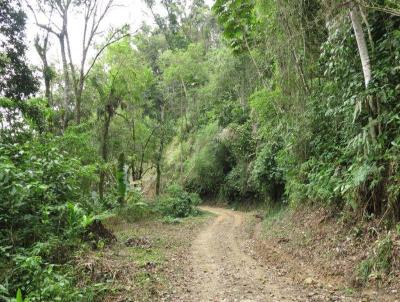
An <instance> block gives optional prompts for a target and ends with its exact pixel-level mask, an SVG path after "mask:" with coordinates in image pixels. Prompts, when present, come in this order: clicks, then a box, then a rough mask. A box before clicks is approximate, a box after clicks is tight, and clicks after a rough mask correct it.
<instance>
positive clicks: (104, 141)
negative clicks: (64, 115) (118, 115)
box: [99, 112, 111, 199]
mask: <svg viewBox="0 0 400 302" xmlns="http://www.w3.org/2000/svg"><path fill="white" fill-rule="evenodd" d="M110 122H111V113H109V112H107V115H106V119H105V122H104V129H103V137H102V144H101V157H102V159H103V162H104V163H107V160H108V132H109V129H110ZM105 178H106V173H105V171H103V170H101V171H100V180H99V196H100V199H103V197H104V185H105Z"/></svg>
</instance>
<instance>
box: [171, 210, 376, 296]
mask: <svg viewBox="0 0 400 302" xmlns="http://www.w3.org/2000/svg"><path fill="white" fill-rule="evenodd" d="M202 209H203V210H206V211H209V212H212V213H214V214H215V215H216V217H215V218H213V219H212V220H211V222H210V223H209V224H208V225H206V226H205V227H204V228H203V229H202V230H201V231H200V233H199V235H198V237H197V238H195V239H194V241H193V243H192V247H191V250H190V251H188V257H187V259H189V264H187V265H188V272H187V274H188V275H189V277H187V278H186V277H185V279H184V280H181V281H183V282H180V283H179V284H178V285H177V286H176V287H174V294H173V295H172V296H169V298H168V299H166V300H168V301H248V302H249V301H274V302H275V301H276V302H277V301H377V300H374V299H372V300H371V299H367V300H364V299H360V298H358V299H357V298H354V297H353V298H351V297H349V296H346V295H344V294H343V293H338V292H337V291H334V290H332V289H330V288H324V287H323V286H310V285H306V284H303V283H299V282H295V281H294V280H293V279H292V278H290V277H289V276H285V275H282V274H280V270H279V269H277V268H276V267H274V264H273V263H265V262H264V263H263V262H262V261H261V260H260V259H258V258H257V255H256V254H254V252H253V251H252V247H251V246H252V244H251V242H254V240H253V239H252V238H251V237H252V236H251V233H252V232H251V231H250V232H249V230H248V229H247V230H246V228H247V227H248V223H247V222H246V219H247V218H248V217H249V216H248V214H246V213H243V212H236V211H232V210H229V209H222V208H215V207H202Z"/></svg>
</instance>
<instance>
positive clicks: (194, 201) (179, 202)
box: [156, 185, 201, 218]
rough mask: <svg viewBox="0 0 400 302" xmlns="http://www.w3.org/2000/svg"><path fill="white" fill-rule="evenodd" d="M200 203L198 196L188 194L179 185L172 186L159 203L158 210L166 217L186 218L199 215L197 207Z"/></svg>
mask: <svg viewBox="0 0 400 302" xmlns="http://www.w3.org/2000/svg"><path fill="white" fill-rule="evenodd" d="M200 202H201V199H200V197H199V196H198V195H197V194H195V193H188V192H186V191H185V190H183V189H182V188H181V187H180V186H178V185H171V186H170V187H168V188H167V190H166V193H165V195H163V196H161V197H160V198H159V200H158V201H157V205H156V208H157V210H158V211H159V212H160V213H161V214H162V215H164V216H167V217H172V218H185V217H188V216H195V215H197V214H198V213H199V212H198V210H197V209H196V206H197V205H199V204H200Z"/></svg>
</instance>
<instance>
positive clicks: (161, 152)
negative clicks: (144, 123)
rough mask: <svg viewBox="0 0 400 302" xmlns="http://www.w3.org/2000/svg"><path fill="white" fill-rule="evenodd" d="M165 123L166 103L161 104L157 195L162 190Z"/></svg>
mask: <svg viewBox="0 0 400 302" xmlns="http://www.w3.org/2000/svg"><path fill="white" fill-rule="evenodd" d="M163 123H164V105H161V110H160V125H161V127H160V131H161V135H160V146H159V149H158V155H157V161H156V196H158V195H160V190H161V162H162V155H163V152H164V135H165V133H164V129H163Z"/></svg>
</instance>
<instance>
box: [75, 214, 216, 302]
mask: <svg viewBox="0 0 400 302" xmlns="http://www.w3.org/2000/svg"><path fill="white" fill-rule="evenodd" d="M209 218H210V214H208V213H201V214H200V215H199V216H195V217H188V218H184V219H179V220H174V221H168V220H163V219H160V218H148V219H145V220H141V221H139V222H134V223H129V222H126V221H125V220H124V219H122V218H121V217H119V216H113V217H110V218H108V219H107V220H106V221H104V224H105V226H106V227H107V228H108V229H109V230H111V231H112V232H113V233H114V235H115V236H116V238H117V241H116V243H115V244H113V245H112V246H110V247H105V248H99V249H98V250H95V251H89V252H87V253H85V255H81V256H79V257H78V259H77V266H78V270H80V271H81V274H82V280H81V286H85V285H86V286H87V285H88V284H91V285H95V284H102V286H103V288H104V291H103V294H102V296H101V297H99V300H101V301H155V300H160V299H162V297H163V296H166V295H168V293H169V292H171V290H173V283H174V282H175V279H177V278H180V276H179V274H180V273H181V271H182V263H185V261H186V259H185V257H186V256H187V255H186V254H187V250H188V249H189V248H190V243H191V240H192V238H193V237H195V236H196V233H197V231H198V229H199V228H200V227H201V226H202V225H203V224H204V223H205V222H206V221H207V220H208V219H209Z"/></svg>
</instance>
